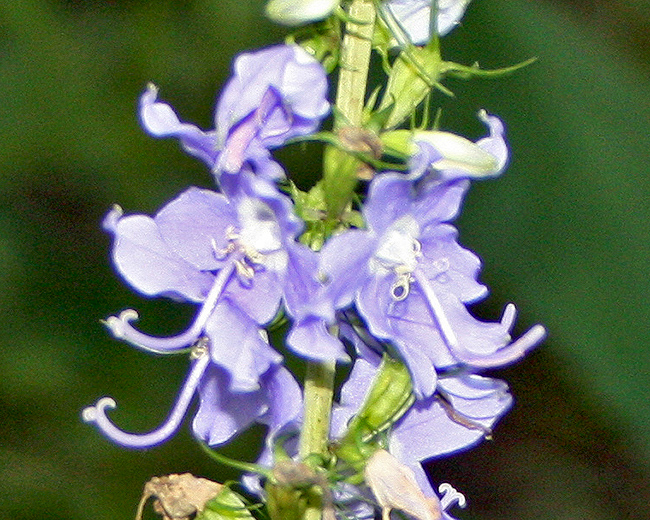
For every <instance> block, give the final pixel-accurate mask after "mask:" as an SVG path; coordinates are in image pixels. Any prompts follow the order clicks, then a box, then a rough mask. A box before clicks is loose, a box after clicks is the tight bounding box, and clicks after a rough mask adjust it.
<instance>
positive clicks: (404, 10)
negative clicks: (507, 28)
mask: <svg viewBox="0 0 650 520" xmlns="http://www.w3.org/2000/svg"><path fill="white" fill-rule="evenodd" d="M431 2H432V0H388V2H387V4H388V8H389V9H390V11H391V13H392V14H393V15H394V16H395V18H396V19H397V21H398V22H399V24H400V25H401V26H402V28H403V29H404V31H405V32H406V34H407V35H408V37H409V39H410V40H411V42H412V43H414V44H415V45H424V44H425V43H427V42H428V41H429V38H430V37H431V29H430V26H431ZM469 2H470V0H438V1H437V4H438V13H437V17H436V30H437V32H438V34H439V35H440V36H444V35H445V34H447V33H448V32H449V31H451V30H452V29H453V28H454V27H456V25H458V23H459V21H460V19H461V18H462V17H463V14H464V13H465V9H466V8H467V4H469Z"/></svg>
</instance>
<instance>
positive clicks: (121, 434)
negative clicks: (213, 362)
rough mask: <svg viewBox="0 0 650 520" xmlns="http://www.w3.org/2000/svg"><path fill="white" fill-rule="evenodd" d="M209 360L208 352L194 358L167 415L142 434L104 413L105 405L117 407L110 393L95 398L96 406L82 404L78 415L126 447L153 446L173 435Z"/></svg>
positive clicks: (111, 407) (107, 407)
mask: <svg viewBox="0 0 650 520" xmlns="http://www.w3.org/2000/svg"><path fill="white" fill-rule="evenodd" d="M209 362H210V356H209V355H207V352H205V353H204V354H202V355H201V356H200V357H199V358H198V359H197V360H196V361H194V365H193V366H192V369H191V370H190V373H189V375H188V376H187V379H186V380H185V383H184V384H183V388H182V389H181V393H180V394H179V396H178V399H177V400H176V403H175V404H174V407H173V408H172V411H171V413H170V414H169V417H167V419H166V420H165V422H164V423H163V424H162V426H160V427H159V428H157V429H155V430H153V431H152V432H149V433H142V434H139V433H128V432H125V431H123V430H120V429H119V428H118V427H117V426H115V425H114V424H113V423H112V422H111V420H110V419H109V418H108V416H107V415H106V410H107V409H113V408H115V407H116V403H115V400H114V399H113V398H111V397H102V398H101V399H100V400H99V401H97V404H95V406H89V407H88V408H85V409H84V410H83V411H82V412H81V417H82V419H83V420H84V422H87V423H94V424H95V425H96V426H97V427H98V428H99V430H100V431H101V432H102V433H103V434H104V435H105V436H106V437H108V438H109V439H110V440H111V441H113V442H115V443H116V444H120V445H122V446H124V447H126V448H150V447H152V446H156V445H157V444H160V443H161V442H163V441H165V440H167V439H168V438H169V437H170V436H171V435H173V434H174V432H176V430H177V429H178V427H179V426H180V425H181V423H182V422H183V418H184V417H185V414H186V413H187V409H188V408H189V406H190V403H191V402H192V397H193V396H194V393H195V391H196V388H197V387H198V385H199V382H200V381H201V377H203V373H204V372H205V369H206V367H207V366H208V363H209Z"/></svg>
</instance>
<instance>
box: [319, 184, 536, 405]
mask: <svg viewBox="0 0 650 520" xmlns="http://www.w3.org/2000/svg"><path fill="white" fill-rule="evenodd" d="M467 186H468V181H465V180H457V181H452V182H438V181H431V180H430V179H424V181H423V182H419V183H414V182H413V181H412V180H410V179H409V178H408V177H407V176H404V175H400V174H391V173H387V174H383V175H379V176H377V177H375V179H374V180H373V182H372V183H371V185H370V190H369V196H368V200H367V201H366V204H365V206H364V217H365V220H366V223H367V226H368V229H367V230H352V231H348V232H346V233H344V234H342V235H340V236H337V237H334V238H333V239H331V240H330V242H328V243H327V244H326V245H325V247H324V248H323V250H322V252H321V255H322V256H323V262H322V263H323V265H324V266H326V267H325V271H326V273H327V275H328V276H329V277H330V279H332V280H333V283H334V284H340V285H341V286H346V287H348V293H350V292H351V291H355V292H354V301H355V303H356V307H357V309H358V311H359V313H360V314H361V315H362V316H363V318H364V319H365V320H366V322H367V325H368V328H369V330H370V332H371V334H372V335H374V336H375V337H377V338H382V339H386V340H390V341H391V342H392V343H393V344H394V345H395V346H396V347H397V349H398V350H399V352H400V354H401V355H402V357H403V358H404V361H405V362H406V364H407V366H408V367H409V370H410V372H411V375H412V377H413V384H414V391H415V394H416V396H417V397H418V398H425V397H429V396H431V395H432V394H433V392H434V390H435V388H436V378H437V371H438V370H440V369H445V368H448V367H451V366H454V365H466V366H469V367H473V368H487V367H496V366H501V365H504V364H507V363H510V362H512V361H515V360H517V359H519V358H520V357H522V356H523V355H524V353H525V352H526V351H527V350H529V349H530V348H532V347H533V346H535V345H536V344H537V343H539V342H540V341H541V339H542V338H543V337H544V335H545V330H544V328H543V327H542V326H541V325H536V326H534V327H533V328H532V329H530V330H529V331H528V332H527V333H526V334H524V335H523V336H522V337H521V338H519V339H518V340H516V341H514V342H512V341H511V336H510V331H511V329H512V326H513V324H514V320H515V315H516V310H515V307H514V305H512V304H509V305H508V306H507V307H506V309H505V311H504V314H503V317H502V319H501V321H500V322H496V323H486V322H482V321H479V320H477V319H475V318H474V317H473V316H472V315H471V314H470V313H469V311H468V309H467V304H469V303H472V302H476V301H478V300H480V299H482V298H484V297H485V295H486V294H487V288H486V287H485V286H483V285H481V284H480V283H479V282H478V281H477V276H478V272H479V269H480V261H479V259H478V258H477V257H476V256H475V255H474V254H473V253H472V252H471V251H468V250H467V249H464V248H462V247H461V246H459V245H458V243H457V241H456V236H457V231H456V229H455V228H454V227H453V226H451V225H450V224H448V223H447V222H448V221H449V220H450V219H452V218H454V217H455V216H456V214H457V213H458V210H459V206H460V202H461V200H462V197H463V194H464V193H465V190H466V189H467ZM352 248H354V249H352Z"/></svg>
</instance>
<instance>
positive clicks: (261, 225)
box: [215, 198, 288, 283]
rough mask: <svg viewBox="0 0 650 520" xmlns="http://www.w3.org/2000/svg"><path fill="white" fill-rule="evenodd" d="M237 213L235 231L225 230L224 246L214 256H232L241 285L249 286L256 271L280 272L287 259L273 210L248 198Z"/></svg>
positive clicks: (259, 201)
mask: <svg viewBox="0 0 650 520" xmlns="http://www.w3.org/2000/svg"><path fill="white" fill-rule="evenodd" d="M237 213H238V217H239V218H238V220H239V229H237V228H235V226H231V227H229V228H228V229H227V231H226V238H227V240H228V242H229V244H228V247H227V248H226V249H222V250H218V251H216V252H215V254H217V256H218V257H219V258H224V257H226V256H228V255H231V254H235V255H234V256H235V258H234V263H235V268H236V271H237V275H238V277H239V279H240V281H242V282H244V283H250V281H251V280H252V279H253V277H254V275H255V272H256V271H259V270H262V269H270V270H272V271H280V270H282V269H284V268H285V267H286V266H287V263H288V259H287V254H286V252H285V251H284V249H283V248H282V230H281V228H280V225H279V223H278V221H277V219H276V216H275V213H274V212H273V210H272V209H271V208H270V207H269V206H268V205H267V204H265V203H264V202H262V201H261V200H259V199H251V198H248V199H244V200H243V201H241V202H240V203H239V205H238V206H237ZM236 253H239V254H238V255H237V254H236ZM237 257H238V258H237Z"/></svg>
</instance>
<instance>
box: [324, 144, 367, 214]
mask: <svg viewBox="0 0 650 520" xmlns="http://www.w3.org/2000/svg"><path fill="white" fill-rule="evenodd" d="M360 166H361V161H359V159H357V158H356V157H355V156H354V155H352V154H350V153H348V152H345V151H343V150H340V149H339V148H335V147H333V146H327V147H325V152H324V158H323V194H324V197H325V203H326V204H327V215H328V217H329V218H330V219H332V220H335V221H339V220H340V218H341V215H342V213H343V211H344V210H345V208H346V207H347V205H348V204H349V203H350V200H351V198H352V194H353V193H354V189H355V188H356V186H357V182H358V172H359V167H360Z"/></svg>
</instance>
